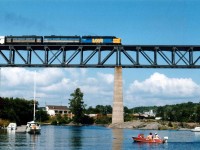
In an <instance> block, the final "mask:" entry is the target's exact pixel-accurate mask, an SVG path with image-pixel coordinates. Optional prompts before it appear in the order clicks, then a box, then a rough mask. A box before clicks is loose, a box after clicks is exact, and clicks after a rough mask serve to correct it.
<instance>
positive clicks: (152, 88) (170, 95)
mask: <svg viewBox="0 0 200 150" xmlns="http://www.w3.org/2000/svg"><path fill="white" fill-rule="evenodd" d="M199 96H200V86H199V85H197V84H196V83H195V82H194V81H193V80H192V79H191V78H169V77H167V76H166V75H164V74H160V73H154V74H153V75H151V76H150V77H149V78H148V79H146V80H144V81H141V82H139V81H137V80H135V81H134V82H133V83H131V84H130V86H129V88H128V91H127V92H126V97H125V99H127V101H129V102H130V101H131V100H132V101H133V103H135V102H138V103H137V105H163V104H166V103H175V101H176V102H177V103H178V102H179V100H182V101H184V99H187V101H189V100H190V99H193V98H197V97H199Z"/></svg>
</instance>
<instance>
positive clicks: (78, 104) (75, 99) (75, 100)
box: [69, 88, 85, 123]
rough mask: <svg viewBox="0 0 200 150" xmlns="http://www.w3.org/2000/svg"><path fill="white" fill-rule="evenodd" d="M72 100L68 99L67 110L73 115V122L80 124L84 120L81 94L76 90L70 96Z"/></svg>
mask: <svg viewBox="0 0 200 150" xmlns="http://www.w3.org/2000/svg"><path fill="white" fill-rule="evenodd" d="M70 96H71V97H72V98H71V99H69V109H70V111H71V112H72V113H73V114H74V117H73V122H74V123H81V122H82V120H83V118H84V112H85V105H84V102H83V93H82V92H81V90H80V89H79V88H77V89H76V90H75V91H74V93H72V94H71V95H70Z"/></svg>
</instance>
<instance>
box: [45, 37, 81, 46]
mask: <svg viewBox="0 0 200 150" xmlns="http://www.w3.org/2000/svg"><path fill="white" fill-rule="evenodd" d="M43 43H46V44H77V43H81V37H80V36H44V38H43Z"/></svg>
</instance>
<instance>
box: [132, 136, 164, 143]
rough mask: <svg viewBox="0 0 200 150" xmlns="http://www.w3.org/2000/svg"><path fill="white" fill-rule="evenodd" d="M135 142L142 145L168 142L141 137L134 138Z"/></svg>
mask: <svg viewBox="0 0 200 150" xmlns="http://www.w3.org/2000/svg"><path fill="white" fill-rule="evenodd" d="M132 138H133V140H134V142H141V143H165V142H166V140H162V139H146V138H140V137H132Z"/></svg>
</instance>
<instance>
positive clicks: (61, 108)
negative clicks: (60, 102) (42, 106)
mask: <svg viewBox="0 0 200 150" xmlns="http://www.w3.org/2000/svg"><path fill="white" fill-rule="evenodd" d="M46 107H48V108H49V109H54V110H55V109H56V110H69V109H68V107H67V106H56V105H47V106H46Z"/></svg>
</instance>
